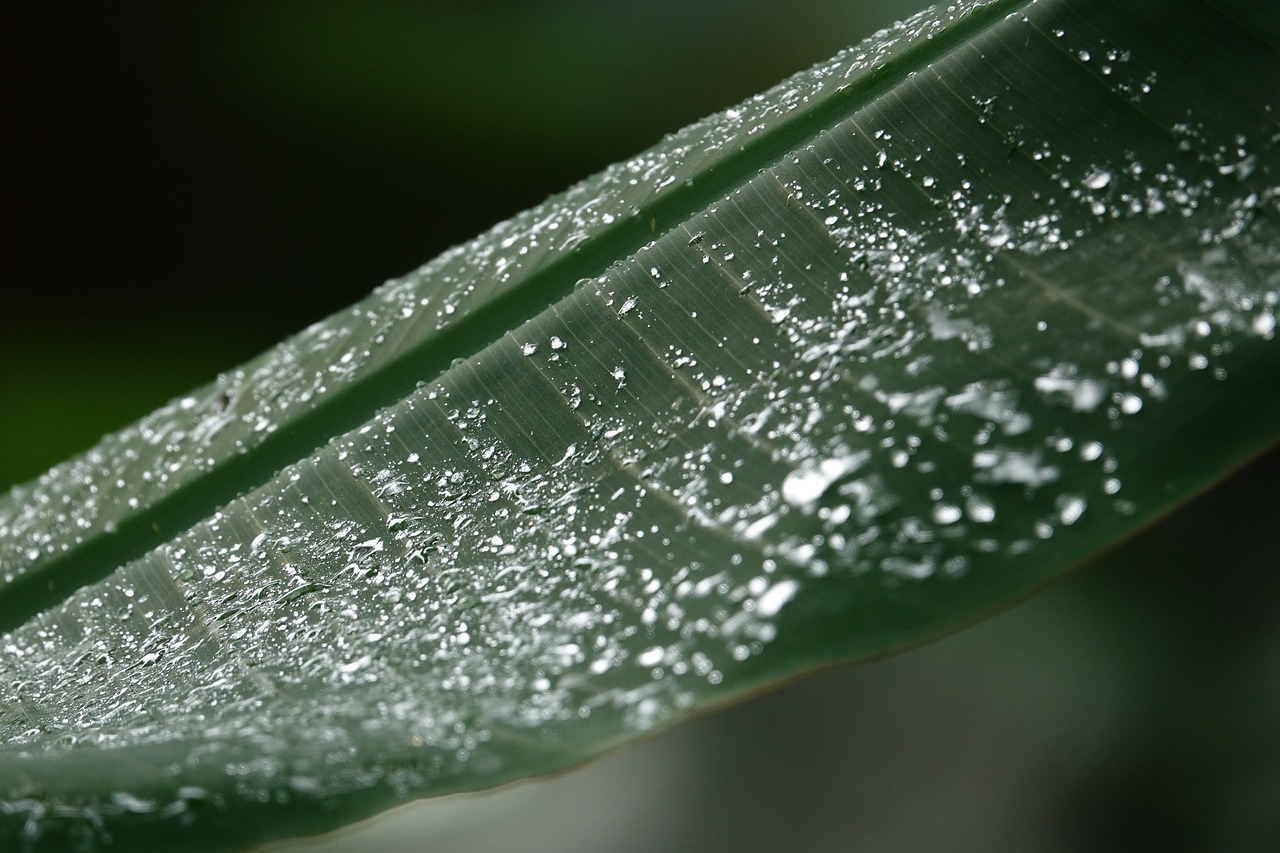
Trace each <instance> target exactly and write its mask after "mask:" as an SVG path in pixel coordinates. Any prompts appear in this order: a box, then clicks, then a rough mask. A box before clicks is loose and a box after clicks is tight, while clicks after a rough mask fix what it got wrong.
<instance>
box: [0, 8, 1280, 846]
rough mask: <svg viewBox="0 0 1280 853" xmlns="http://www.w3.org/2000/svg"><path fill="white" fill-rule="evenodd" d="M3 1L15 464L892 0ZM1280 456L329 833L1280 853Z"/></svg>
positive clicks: (626, 842)
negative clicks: (1002, 608)
mask: <svg viewBox="0 0 1280 853" xmlns="http://www.w3.org/2000/svg"><path fill="white" fill-rule="evenodd" d="M28 5H29V8H21V9H17V8H15V9H10V10H9V11H5V12H2V13H0V48H2V49H0V68H2V69H3V75H2V77H0V99H2V100H0V281H2V282H3V284H4V293H5V297H4V300H5V301H4V303H3V304H2V305H0V489H3V488H5V487H7V485H9V484H11V483H14V482H18V481H22V480H26V479H29V478H31V477H33V476H35V475H36V474H38V473H39V472H41V471H42V470H44V469H45V468H47V467H48V466H49V465H51V464H53V463H55V462H57V461H59V460H60V459H62V458H64V457H65V456H67V455H69V454H71V453H73V452H76V451H78V450H82V449H84V448H86V447H88V446H89V445H90V444H92V443H93V441H94V440H95V439H96V438H97V437H98V436H99V435H100V434H101V433H102V432H104V431H106V430H109V429H113V428H116V427H118V426H121V425H123V424H125V423H127V422H129V421H131V420H133V419H135V418H137V417H139V416H140V415H142V414H144V413H145V412H147V411H148V410H150V409H151V408H153V407H154V406H156V405H159V404H160V403H162V402H163V401H165V400H166V399H168V398H170V397H172V396H174V395H176V394H179V393H182V392H183V391H185V390H187V389H188V388H190V387H192V386H194V385H196V384H199V383H202V382H204V381H207V380H208V379H210V378H212V377H213V376H214V375H215V374H216V373H217V372H218V371H219V370H223V369H226V368H228V367H231V366H233V365H234V364H236V363H238V362H240V361H242V360H244V359H246V358H248V357H250V356H252V355H254V354H256V353H257V352H258V351H260V350H262V349H264V348H266V347H267V346H269V345H271V344H273V343H275V342H276V341H277V340H278V339H280V338H282V337H283V336H285V335H286V334H288V333H290V332H293V331H296V330H298V329H300V328H302V327H303V326H305V325H307V324H309V323H311V322H312V321H314V320H317V319H319V318H321V317H323V316H324V315H326V314H327V313H329V312H331V311H333V310H337V309H339V308H341V307H343V306H345V305H347V304H349V303H350V302H352V301H354V300H356V299H358V298H360V297H361V296H363V295H364V294H365V293H367V292H368V291H369V290H370V289H371V288H372V287H373V286H375V285H376V284H378V283H380V282H381V281H383V280H384V279H386V278H389V277H392V276H395V275H399V274H401V273H403V272H406V271H408V270H410V269H412V268H414V267H416V266H418V265H419V264H420V263H422V262H424V261H426V260H428V259H429V258H430V257H432V256H433V255H435V254H436V253H438V252H439V251H440V250H442V249H444V248H446V247H447V246H449V245H452V244H454V243H457V242H459V241H461V240H464V239H466V238H468V237H471V236H473V235H474V234H476V233H478V232H479V231H481V230H482V229H484V228H486V227H487V226H489V225H490V224H492V223H494V222H496V221H498V220H500V219H502V218H505V217H506V216H509V215H510V214H512V213H515V212H516V211H518V210H520V209H522V208H524V207H527V206H528V205H530V204H532V203H535V202H537V201H540V200H541V199H542V198H544V197H545V196H547V195H548V194H550V193H552V192H555V191H557V190H560V189H563V188H564V187H566V186H568V185H569V184H570V183H572V182H573V181H575V180H577V179H578V178H580V177H583V176H585V175H586V174H588V173H590V172H593V171H596V170H598V169H600V168H602V167H603V166H605V165H607V164H608V163H610V162H612V161H614V160H618V159H621V158H623V157H626V156H628V155H630V154H633V153H636V152H637V151H639V150H640V149H642V148H644V147H647V146H648V145H650V144H652V143H653V142H656V141H657V140H658V139H659V138H660V137H661V135H662V134H663V133H665V132H667V131H670V130H673V129H675V128H677V127H679V126H681V125H683V124H686V123H688V122H689V121H692V120H694V119H696V118H698V117H700V116H702V115H704V114H706V113H709V112H712V111H714V110H716V109H719V108H722V107H726V106H729V105H731V104H733V103H735V102H736V101H739V100H741V99H743V98H745V97H747V96H749V95H751V94H753V93H755V92H756V91H758V90H761V89H763V88H765V87H767V86H769V85H771V84H772V83H775V82H777V81H778V80H780V79H781V78H783V77H784V76H786V75H787V74H789V73H791V72H792V71H795V70H799V69H800V68H803V67H806V66H808V65H810V64H812V63H814V62H816V61H819V60H821V59H825V58H826V57H828V56H829V55H831V54H833V53H834V52H835V51H836V50H838V49H839V48H840V47H843V46H845V45H846V44H849V43H853V42H855V41H857V40H858V39H859V38H861V37H862V36H863V35H864V34H866V33H867V32H869V31H871V30H873V29H876V28H878V27H880V26H883V25H885V24H887V23H889V22H891V21H892V20H894V19H895V18H898V17H901V16H904V15H906V14H909V13H910V12H912V11H914V10H915V9H916V8H917V7H918V6H919V5H921V4H920V3H919V2H913V0H907V2H885V0H866V1H865V2H856V0H791V2H788V3H780V2H772V3H771V2H765V1H764V0H678V2H677V0H645V1H644V2H641V0H609V1H608V2H604V1H603V0H596V2H586V0H578V2H571V0H521V2H515V0H511V1H510V2H501V3H476V2H474V0H472V2H461V0H458V2H448V3H442V2H434V3H413V2H407V0H406V1H405V2H373V3H362V4H354V3H348V4H339V3H322V2H250V0H236V2H222V3H217V4H194V3H169V2H163V3H162V2H146V3H130V4H110V5H107V4H98V5H90V6H86V7H81V8H79V9H77V10H76V11H75V12H74V13H73V12H70V11H67V10H65V9H63V8H61V7H57V6H53V5H39V6H37V5H36V4H28ZM1277 482H1280V455H1278V454H1275V453H1273V454H1272V455H1271V456H1270V457H1268V458H1266V459H1264V460H1263V461H1262V462H1261V463H1260V464H1255V465H1254V466H1252V467H1250V468H1249V469H1247V470H1246V471H1245V472H1244V473H1243V474H1242V475H1240V476H1238V477H1236V478H1235V479H1234V480H1233V481H1231V482H1230V483H1229V484H1228V485H1227V486H1226V487H1225V488H1220V489H1219V490H1217V491H1215V492H1213V493H1211V494H1210V495H1208V496H1207V497H1206V498H1204V499H1202V500H1201V501H1200V502H1198V503H1197V504H1196V505H1195V506H1193V507H1192V508H1190V509H1189V510H1187V511H1185V512H1183V513H1181V514H1180V515H1178V516H1176V517H1175V518H1174V519H1172V520H1171V521H1170V522H1169V523H1166V524H1164V525H1162V526H1160V527H1158V528H1156V529H1153V530H1151V531H1149V532H1147V533H1146V534H1145V535H1143V536H1141V537H1139V538H1137V539H1135V540H1134V541H1132V542H1131V543H1129V544H1128V545H1126V546H1125V547H1123V548H1121V549H1120V550H1118V551H1116V552H1114V553H1113V554H1111V555H1109V556H1108V557H1107V558H1106V559H1104V560H1103V561H1101V562H1100V563H1099V564H1097V565H1095V566H1092V567H1090V568H1088V569H1086V570H1085V571H1083V572H1082V573H1080V574H1079V575H1077V576H1075V577H1073V578H1071V579H1069V580H1068V581H1066V582H1065V583H1063V584H1061V585H1060V586H1058V587H1056V588H1054V589H1052V590H1050V591H1048V592H1046V593H1044V594H1042V595H1040V596H1038V597H1037V598H1035V599H1033V600H1031V601H1030V602H1028V603H1027V604H1024V605H1021V606H1019V607H1017V608H1015V609H1014V610H1012V611H1010V612H1008V613H1006V614H1004V615H1002V616H999V617H997V618H995V619H992V620H990V621H988V622H985V623H983V624H981V625H978V626H976V627H974V628H971V629H968V630H966V631H963V632H961V633H959V634H956V635H954V636H953V637H951V638H948V639H945V640H943V641H941V642H938V643H935V644H933V645H930V646H927V647H925V648H922V649H919V650H916V651H913V652H909V653H906V654H902V655H898V656H895V657H892V658H889V659H886V660H882V661H877V662H873V663H869V664H865V665H862V666H858V667H851V668H845V669H840V670H834V671H831V672H827V673H824V674H821V675H819V676H816V677H814V678H811V679H808V680H806V681H803V682H800V683H798V684H795V685H792V686H790V687H787V688H785V689H783V690H781V691H779V692H777V693H775V694H772V695H769V696H766V697H762V698H760V699H757V700H755V701H752V702H749V703H747V704H744V705H741V706H738V707H736V708H733V709H730V710H728V711H725V712H721V713H718V714H714V715H711V716H708V717H704V718H702V719H699V720H695V721H693V722H691V723H689V724H687V725H685V726H682V727H679V728H677V729H675V730H673V731H671V732H669V733H666V734H663V735H660V736H657V737H654V738H652V739H649V740H647V741H645V742H643V743H641V744H638V745H636V746H634V747H632V748H630V749H627V750H623V751H621V752H619V753H617V754H615V755H613V756H610V757H607V758H605V759H603V760H601V761H599V762H597V763H595V764H592V765H590V766H588V767H586V768H584V769H582V770H580V771H577V772H573V773H569V774H566V775H564V776H561V777H558V778H556V779H553V780H549V781H538V782H534V783H528V784H522V785H518V786H514V787H511V788H507V789H503V790H500V791H497V792H493V793H489V794H484V795H477V796H470V797H459V798H449V799H446V800H442V801H437V802H433V803H428V804H424V805H415V806H409V807H406V808H404V809H402V810H399V811H397V812H395V813H392V814H390V815H387V816H384V817H382V818H380V819H376V820H374V821H373V822H371V823H369V824H367V825H365V826H360V827H356V828H354V829H352V830H348V831H347V832H345V833H341V834H339V835H337V836H334V837H331V838H328V839H325V840H323V841H321V842H316V843H314V844H311V843H308V844H305V845H298V846H296V847H294V848H290V849H296V850H307V851H313V853H314V851H322V850H323V851H327V853H340V851H342V852H345V851H371V850H379V851H382V850H387V851H396V850H437V851H522V852H523V851H538V850H565V851H597V850H598V851H606V850H607V851H649V850H664V851H712V850H716V851H719V850H738V851H772V850H787V851H830V850H853V851H934V850H945V851H1049V852H1051V853H1058V851H1086V850H1087V851H1098V850H1160V851H1224V850H1267V851H1274V850H1280V618H1277V617H1280V572H1278V571H1277V559H1276V556H1275V555H1276V553H1277V548H1276V546H1277V539H1278V538H1280V534H1278V533H1277V531H1278V530H1280V526H1278V525H1277V524H1276V521H1277V516H1278V515H1280V512H1278V507H1280V502H1278V501H1277V499H1276V486H1275V483H1277Z"/></svg>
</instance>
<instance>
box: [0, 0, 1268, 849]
mask: <svg viewBox="0 0 1280 853" xmlns="http://www.w3.org/2000/svg"><path fill="white" fill-rule="evenodd" d="M1278 45H1280V22H1278V21H1277V17H1276V14H1275V12H1273V11H1271V10H1270V9H1269V7H1267V6H1266V4H1262V3H1237V4H1221V5H1218V4H1211V3H1204V2H1192V0H1185V2H1178V3H1173V4H1171V3H1153V2H1152V3H1148V2H1137V0H1133V1H1132V2H1122V3H1091V2H1084V0H1043V2H1009V1H1008V0H997V1H996V2H992V3H985V4H983V3H978V4H967V5H963V6H958V7H955V8H953V9H949V10H937V11H934V12H929V13H925V14H922V15H920V16H918V17H916V18H913V19H912V20H910V21H908V22H906V23H904V24H902V25H900V26H899V27H897V28H895V29H892V30H888V31H885V32H884V33H881V34H880V35H878V36H876V37H874V38H872V39H871V40H869V41H867V42H864V43H863V44H862V45H860V46H858V47H855V48H851V49H850V50H848V51H846V52H845V53H842V54H840V55H839V56H837V57H835V58H834V59H832V60H831V61H829V62H827V63H823V64H821V65H819V66H817V67H815V68H813V69H811V70H809V71H807V72H804V73H802V74H800V75H797V76H796V77H794V78H792V79H790V80H788V81H786V82H784V83H783V84H781V85H780V86H778V87H776V88H775V89H773V90H770V91H769V92H767V93H765V94H764V95H762V96H759V97H758V98H755V99H752V100H750V101H748V102H746V103H744V104H742V105H740V106H738V107H736V108H734V109H730V110H727V111H725V112H723V113H721V114H718V115H716V116H713V117H711V118H709V119H707V120H705V121H703V122H701V123H698V124H696V125H693V126H691V127H689V128H686V129H685V130H683V131H681V132H679V133H678V134H675V135H673V136H670V137H668V138H667V139H666V140H664V141H663V142H662V143H661V144H660V145H659V146H657V147H656V148H654V149H651V150H650V151H648V152H645V153H644V154H641V155H639V156H637V157H635V158H633V159H632V160H630V161H627V162H624V163H621V164H618V165H617V166H615V167H613V168H611V169H609V170H607V171H606V172H604V173H602V174H601V175H598V176H596V177H595V178H592V179H589V180H588V181H586V182H584V183H583V184H580V185H578V186H577V187H575V188H573V189H571V190H569V191H568V192H567V193H565V194H563V195H562V196H559V197H557V198H554V199H552V200H550V201H548V202H547V203H546V204H544V205H542V206H540V207H538V208H535V209H533V210H530V211H528V212H527V213H525V214H522V215H521V216H518V217H516V218H515V219H513V220H511V221H509V222H507V223H504V224H502V225H499V226H497V227H496V228H495V229H493V230H492V231H491V232H489V233H487V234H485V235H483V236H481V237H480V238H478V239H477V240H475V241H473V242H472V243H469V244H466V245H463V246H460V247H458V248H457V249H455V250H452V251H450V252H447V253H446V254H445V255H443V256H441V257H440V258H437V259H436V260H434V261H432V262H431V263H429V264H427V265H425V266H424V267H422V268H421V269H420V270H418V271H416V272H414V273H412V274H410V275H408V276H406V277H404V278H403V279H400V280H397V281H394V282H391V283H389V284H388V285H386V286H384V287H382V288H380V289H379V290H377V291H375V292H374V294H373V295H371V296H370V297H369V298H368V299H367V300H365V301H363V302H361V303H359V304H357V305H355V306H353V307H352V308H351V309H350V310H349V311H346V312H343V313H340V314H338V315H335V316H334V317H332V318H330V319H329V320H326V321H324V322H322V323H320V324H317V325H315V326H313V327H311V328H310V329H308V330H306V331H304V332H302V333H301V334H299V335H297V336H295V337H294V338H291V339H289V340H287V341H285V342H284V343H282V344H281V345H280V346H279V347H277V348H276V349H274V350H271V351H269V352H267V353H265V354H264V355H263V356H261V357H260V358H259V359H257V360H255V361H253V362H251V363H249V364H247V365H245V366H244V367H242V368H240V369H238V370H236V371H232V372H230V373H228V374H226V375H224V376H222V377H220V379H219V380H218V381H217V382H216V383H214V384H212V385H210V386H208V387H205V388H202V389H198V390H197V391H194V392H192V393H191V394H190V395H188V396H185V397H182V398H180V399H178V400H175V401H173V402H172V403H171V404H169V405H168V406H166V407H164V408H162V409H161V410H159V411H157V412H156V413H154V414H152V415H151V416H149V417H147V418H145V419H143V420H142V421H140V422H139V423H138V424H136V425H134V426H133V427H130V428H128V429H126V430H124V431H122V432H120V433H117V434H115V435H113V436H109V437H107V438H106V439H104V440H103V442H102V443H101V444H100V445H99V446H98V447H97V448H95V449H94V450H92V451H90V452H89V453H88V454H86V455H84V456H82V457H79V458H77V459H73V460H71V461H70V462H68V463H65V464H64V465H62V466H59V467H58V468H55V469H54V470H53V471H51V472H50V473H49V474H47V475H45V476H44V477H42V478H41V479H39V480H38V481H36V482H34V483H32V484H29V485H27V486H23V487H19V488H17V489H15V490H13V491H12V492H11V493H10V494H9V495H8V497H7V498H6V499H5V500H4V501H3V503H0V573H2V583H0V622H2V623H3V629H4V631H5V634H4V638H3V644H4V658H3V664H2V665H0V666H2V669H0V674H2V678H0V683H3V684H4V685H5V704H4V709H3V712H0V731H2V732H3V737H4V746H3V749H2V751H0V792H3V794H2V795H0V796H2V800H0V832H3V833H5V835H4V837H6V838H8V839H11V840H12V842H13V843H16V844H18V845H19V847H20V848H22V847H25V848H30V849H46V848H47V849H62V848H65V847H68V846H71V847H75V846H80V847H82V848H86V849H92V848H94V847H96V846H101V845H103V844H106V843H109V842H115V843H118V844H120V845H122V846H124V847H128V848H133V847H138V846H143V845H152V846H156V847H166V846H169V847H174V848H179V847H180V848H182V849H195V848H200V849H226V848H229V847H234V846H236V845H243V844H245V843H249V842H252V841H256V840H261V839H265V838H271V837H285V836H289V835H292V834H299V833H304V832H312V831H318V830H321V829H325V828H328V827H331V826H335V825H340V824H342V823H345V822H348V821H350V820H353V819H356V818H358V817H361V816H364V815H367V814H370V813H372V812H374V811H377V810H379V809H381V808H385V807H387V806H388V805H391V804H393V803H396V802H400V801H403V800H405V799H410V798H414V797H421V796H430V795H436V794H443V793H449V792H454V791H463V790H474V789H478V788H483V787H488V786H492V785H496V784H499V783H502V782H505V781H508V780H511V779H516V778H521V777H525V776H528V775H532V774H537V773H544V772H548V771H551V770H555V769H558V768H562V767H566V766H569V765H571V764H574V763H577V762H580V761H583V760H585V759H587V758H590V757H592V756H594V755H598V754H599V753H601V752H602V751H604V750H607V749H609V748H611V747H613V746H615V745H617V744H620V743H623V742H626V741H627V740H629V739H631V738H634V737H635V736H637V735H638V734H639V733H641V732H645V731H648V730H651V729H653V728H655V727H659V726H663V725H668V724H670V723H672V722H674V721H676V720H678V719H681V718H683V717H685V716H687V715H689V714H690V713H692V712H694V711H696V710H698V709H702V708H707V707H712V706H715V705H718V704H722V703H724V702H727V701H729V700H731V699H733V698H734V697H736V696H741V695H743V694H745V693H747V692H749V691H753V690H756V689H759V688H761V687H763V686H765V685H768V684H771V683H775V682H777V681H779V680H781V679H784V678H787V677H790V676H793V675H796V674H799V673H802V672H804V671H806V670H808V669H810V668H812V667H814V666H818V665H821V664H824V663H830V662H834V661H838V660H845V659H851V658H856V657H859V656H865V655H870V654H875V653H880V652H884V651H887V650H891V649H894V648H898V647H901V646H903V645H905V644H910V643H915V642H919V641H922V640H924V639H927V638H929V637H932V636H934V635H936V634H937V633H939V632H941V631H944V630H947V629H948V628H952V627H955V626H956V625H959V624H963V623H964V622H966V621H971V620H973V619H975V618H977V617H978V616H980V615H981V614H983V613H985V612H989V611H990V610H992V609H993V608H996V607H999V606H1002V605H1006V604H1008V603H1009V602H1011V601H1013V600H1016V599H1017V598H1019V597H1021V596H1023V595H1025V594H1027V593H1028V592H1029V591H1031V590H1033V589H1035V588H1036V587H1038V586H1040V585H1042V584H1044V583H1046V582H1048V581H1049V580H1051V579H1052V578H1054V577H1055V576H1057V575H1059V574H1060V573H1061V572H1063V571H1064V570H1065V569H1067V568H1069V567H1070V566H1072V565H1073V564H1075V563H1076V562H1078V561H1079V560H1081V559H1082V558H1084V557H1086V556H1088V555H1090V554H1093V553H1095V552H1097V551H1098V550H1100V549H1101V548H1104V547H1106V546H1107V545H1108V544H1110V543H1112V542H1114V541H1115V540H1117V539H1118V538H1120V537H1122V536H1124V535H1126V534H1127V533H1129V532H1131V531H1133V530H1134V529H1136V528H1138V527H1139V526H1141V525H1143V524H1145V523H1147V522H1149V521H1150V520H1151V519H1153V518H1155V517H1156V516H1158V515H1159V514H1161V513H1163V512H1165V511H1166V510H1167V509H1168V508H1169V507H1171V506H1172V505H1174V504H1175V503H1177V502H1178V501H1179V500H1181V499H1185V498H1186V497H1188V496H1189V495H1191V494H1192V493H1194V492H1195V491H1196V490H1198V489H1200V488H1202V487H1203V486H1204V485H1206V484H1207V483H1209V482H1211V481H1213V480H1214V479H1216V478H1218V477H1221V476H1222V475H1223V474H1225V473H1226V472H1227V471H1228V470H1230V469H1231V468H1232V467H1233V466H1236V465H1238V464H1240V463H1242V462H1243V461H1244V460H1245V459H1247V458H1248V457H1249V456H1250V455H1252V454H1254V453H1256V452H1257V451H1258V450H1259V449H1260V448H1262V447H1263V446H1265V445H1266V444H1267V443H1268V442H1270V441H1271V440H1272V439H1273V437H1274V436H1275V434H1276V432H1277V426H1278V425H1280V401H1277V400H1276V399H1275V395H1274V393H1273V392H1272V390H1271V380H1270V377H1272V376H1273V375H1274V370H1275V367H1276V366H1277V360H1280V353H1278V352H1277V350H1276V347H1275V345H1274V335H1275V312H1276V305H1277V302H1280V242H1278V241H1277V239H1276V237H1277V233H1276V214H1277V213H1278V212H1280V211H1278V210H1277V195H1278V193H1280V190H1278V189H1277V176H1276V170H1277V169H1278V168H1280V164H1277V158H1276V152H1275V145H1276V140H1277V139H1278V138H1280V127H1278V126H1277V125H1278V122H1277V117H1276V113H1275V112H1274V110H1273V108H1272V105H1271V98H1272V93H1274V92H1276V91H1280V88H1278V87H1277V83H1280V56H1278V55H1277V46H1278Z"/></svg>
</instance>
